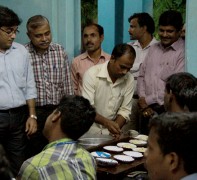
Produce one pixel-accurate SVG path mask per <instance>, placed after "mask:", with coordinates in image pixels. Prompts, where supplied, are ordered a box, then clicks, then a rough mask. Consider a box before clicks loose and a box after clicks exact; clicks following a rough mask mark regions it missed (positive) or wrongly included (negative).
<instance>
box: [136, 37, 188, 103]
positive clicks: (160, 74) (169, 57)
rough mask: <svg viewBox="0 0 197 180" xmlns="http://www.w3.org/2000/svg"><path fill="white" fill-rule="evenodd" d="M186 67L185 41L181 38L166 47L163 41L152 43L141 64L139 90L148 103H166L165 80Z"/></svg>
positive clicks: (139, 93)
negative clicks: (162, 43)
mask: <svg viewBox="0 0 197 180" xmlns="http://www.w3.org/2000/svg"><path fill="white" fill-rule="evenodd" d="M184 67H185V47H184V41H183V40H182V39H181V38H179V39H178V40H177V41H176V42H174V43H173V44H172V45H171V46H169V47H167V48H164V47H163V46H162V45H161V43H160V42H159V43H156V44H154V45H152V46H151V47H150V49H149V52H148V54H147V56H146V58H145V60H144V62H143V64H142V65H141V66H140V73H139V77H138V81H137V91H138V95H139V96H140V97H145V99H146V102H147V104H148V105H150V104H153V103H158V104H160V105H163V103H164V90H165V81H166V79H167V78H168V77H169V76H170V75H172V74H173V73H177V72H183V71H184Z"/></svg>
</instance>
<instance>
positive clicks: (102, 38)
mask: <svg viewBox="0 0 197 180" xmlns="http://www.w3.org/2000/svg"><path fill="white" fill-rule="evenodd" d="M100 37H101V43H102V42H103V40H104V34H102V35H101V36H100Z"/></svg>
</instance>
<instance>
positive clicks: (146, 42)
mask: <svg viewBox="0 0 197 180" xmlns="http://www.w3.org/2000/svg"><path fill="white" fill-rule="evenodd" d="M152 39H153V36H152V35H151V34H144V36H143V37H142V38H141V39H139V40H138V41H139V43H140V45H141V47H142V49H144V48H145V47H146V46H148V45H149V44H150V42H151V41H152Z"/></svg>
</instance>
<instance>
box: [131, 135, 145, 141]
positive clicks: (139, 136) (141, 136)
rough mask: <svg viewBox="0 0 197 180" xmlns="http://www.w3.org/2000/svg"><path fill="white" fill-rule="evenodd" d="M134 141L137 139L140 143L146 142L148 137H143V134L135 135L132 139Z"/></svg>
mask: <svg viewBox="0 0 197 180" xmlns="http://www.w3.org/2000/svg"><path fill="white" fill-rule="evenodd" d="M134 138H135V139H139V140H142V141H147V140H148V136H147V135H145V134H139V135H137V136H136V137H134Z"/></svg>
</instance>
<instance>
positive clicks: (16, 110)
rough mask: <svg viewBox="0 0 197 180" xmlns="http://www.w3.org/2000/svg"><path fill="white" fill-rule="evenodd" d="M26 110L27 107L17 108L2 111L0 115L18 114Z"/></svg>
mask: <svg viewBox="0 0 197 180" xmlns="http://www.w3.org/2000/svg"><path fill="white" fill-rule="evenodd" d="M25 108H26V105H24V106H20V107H16V108H11V109H6V110H0V113H8V114H17V113H19V112H21V111H24V110H25Z"/></svg>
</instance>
